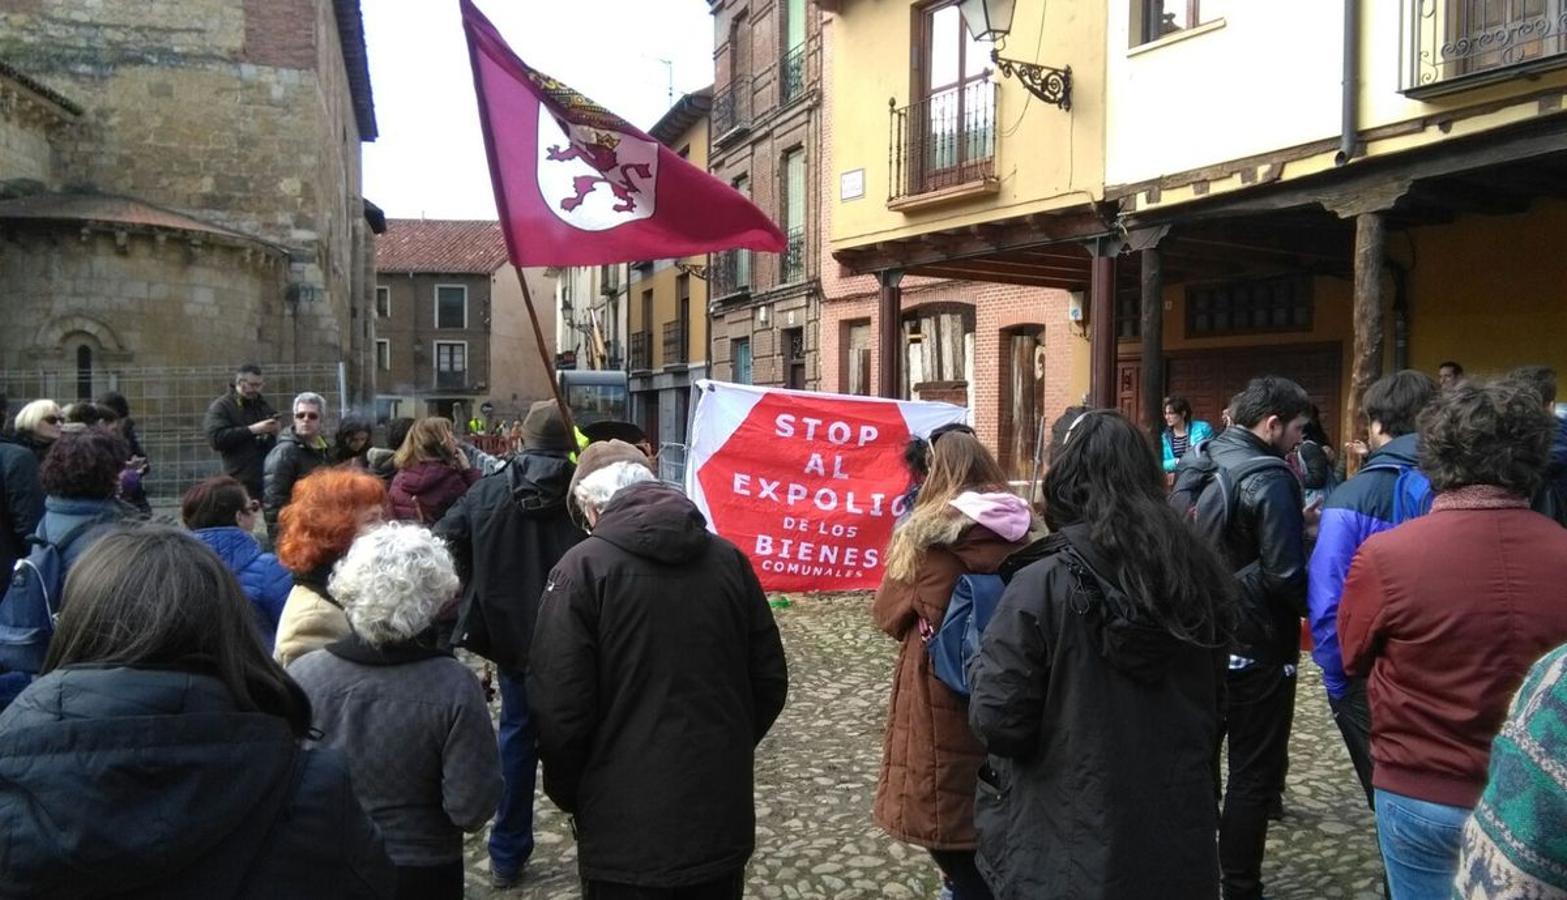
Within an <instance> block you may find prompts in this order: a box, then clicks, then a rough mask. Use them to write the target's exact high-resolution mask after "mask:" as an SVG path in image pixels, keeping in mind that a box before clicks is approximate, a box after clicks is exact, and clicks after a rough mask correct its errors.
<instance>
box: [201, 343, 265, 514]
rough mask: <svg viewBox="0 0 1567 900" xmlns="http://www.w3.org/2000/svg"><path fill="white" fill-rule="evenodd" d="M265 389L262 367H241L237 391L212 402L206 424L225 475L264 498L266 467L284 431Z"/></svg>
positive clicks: (209, 440)
mask: <svg viewBox="0 0 1567 900" xmlns="http://www.w3.org/2000/svg"><path fill="white" fill-rule="evenodd" d="M265 386H266V380H265V379H263V378H262V377H261V367H260V366H258V365H256V364H255V363H246V364H245V365H243V366H240V367H239V371H238V372H237V373H235V375H234V386H233V390H231V391H229V392H228V393H226V394H224V395H223V396H221V397H219V398H218V399H216V400H214V401H212V405H210V406H208V407H207V415H206V418H205V419H204V420H203V423H202V430H203V431H205V432H206V434H207V443H209V444H210V445H212V449H213V450H216V451H217V452H218V453H219V454H220V455H221V456H222V457H223V471H224V472H226V473H227V474H229V475H231V476H233V477H234V478H235V479H236V480H237V481H239V483H240V484H243V485H244V486H245V490H247V491H249V492H250V496H252V497H260V496H261V488H262V483H261V482H262V478H261V469H262V464H263V462H264V461H265V460H266V458H267V454H268V453H270V452H271V451H272V447H273V446H274V445H275V444H276V443H277V435H278V431H279V430H280V429H281V428H282V417H281V416H280V415H278V411H277V410H275V409H273V408H272V405H271V404H270V403H268V402H267V400H266V398H265V397H263V396H261V389H262V388H263V387H265Z"/></svg>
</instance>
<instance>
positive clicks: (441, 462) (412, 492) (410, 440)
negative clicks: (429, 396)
mask: <svg viewBox="0 0 1567 900" xmlns="http://www.w3.org/2000/svg"><path fill="white" fill-rule="evenodd" d="M392 461H393V464H394V465H396V466H397V474H396V475H394V476H393V477H392V489H391V500H392V518H394V519H397V520H399V521H403V522H419V523H421V524H425V525H434V524H435V523H436V522H439V521H440V520H441V517H442V516H444V515H446V511H447V510H448V509H451V508H452V504H454V503H456V502H457V501H458V500H460V499H462V495H463V494H466V493H468V488H470V487H472V486H473V483H474V482H475V481H478V480H479V478H480V476H481V474H482V473H480V472H479V470H478V469H475V468H473V467H472V466H470V465H469V464H468V457H467V455H466V454H464V453H463V452H462V446H461V445H460V444H459V443H458V442H457V435H456V433H455V432H454V431H453V430H452V421H451V420H450V419H443V418H441V417H439V416H431V417H430V418H427V419H420V420H419V421H417V422H415V423H414V424H413V427H412V428H410V429H408V436H407V437H405V438H403V444H402V446H401V447H398V448H397V453H396V454H395V455H394V456H393V457H392Z"/></svg>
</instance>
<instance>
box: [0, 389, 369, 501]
mask: <svg viewBox="0 0 1567 900" xmlns="http://www.w3.org/2000/svg"><path fill="white" fill-rule="evenodd" d="M263 373H264V375H265V377H266V381H267V385H266V388H265V390H264V392H263V394H264V396H265V397H266V398H267V402H269V403H271V404H272V405H273V407H275V408H276V409H277V411H278V412H279V413H282V414H283V415H284V417H285V419H286V418H287V416H288V413H289V405H290V404H291V403H292V402H293V399H294V395H295V394H300V393H304V392H306V391H313V392H315V393H317V394H320V395H321V396H322V397H324V398H326V401H327V410H326V418H327V421H326V422H324V423H322V433H324V434H326V435H328V436H330V435H331V434H333V433H334V432H335V431H336V430H337V425H338V423H339V422H340V421H341V419H342V416H343V415H344V391H345V390H346V370H345V368H344V366H343V364H341V363H327V364H321V365H295V366H282V365H269V366H265V367H264V368H263ZM233 380H234V369H233V368H231V367H213V366H207V367H156V368H123V369H98V370H94V371H93V372H92V373H91V374H90V375H88V376H85V378H83V379H81V380H79V376H78V373H77V372H76V370H74V369H71V370H48V369H35V370H29V369H7V370H0V392H4V394H5V395H6V398H7V399H8V400H9V401H10V408H11V412H12V414H13V415H14V414H15V413H16V411H17V410H19V409H21V408H22V406H23V405H24V404H26V403H28V402H30V401H32V400H36V399H43V398H47V399H50V400H54V401H55V402H57V403H59V404H60V405H61V406H65V405H67V404H69V403H72V402H75V401H76V400H77V398H79V397H81V396H82V394H83V393H84V391H83V388H87V387H89V386H90V387H91V390H90V391H86V392H85V393H87V394H88V396H90V397H98V396H100V395H101V394H103V393H104V392H106V391H117V392H119V393H120V394H122V395H124V397H125V400H126V403H127V404H128V405H129V406H130V411H131V418H132V419H134V420H135V422H136V432H137V434H138V436H139V437H140V438H141V443H142V447H143V448H144V449H145V450H146V452H147V461H148V463H149V464H150V466H151V469H150V470H149V471H148V473H147V476H146V478H144V479H143V481H142V486H143V488H144V489H145V490H146V491H147V495H148V498H149V500H151V501H152V502H153V503H154V505H161V504H168V503H171V502H174V501H176V500H178V498H179V497H180V495H181V494H183V493H184V492H185V489H186V488H188V487H190V486H191V485H192V484H195V483H196V482H197V481H200V480H201V479H203V478H207V477H209V476H212V475H216V474H219V473H220V472H221V471H222V468H223V466H222V461H221V460H220V459H219V457H218V454H217V453H216V452H214V451H213V449H212V448H211V446H210V445H208V443H207V436H206V434H205V433H204V432H203V431H202V419H203V418H204V417H205V416H206V412H207V407H208V406H209V405H211V403H212V401H213V400H215V399H217V398H218V397H220V396H222V395H223V394H224V393H225V392H226V391H228V390H229V389H230V388H229V385H230V384H231V383H232V382H233ZM285 424H286V423H285Z"/></svg>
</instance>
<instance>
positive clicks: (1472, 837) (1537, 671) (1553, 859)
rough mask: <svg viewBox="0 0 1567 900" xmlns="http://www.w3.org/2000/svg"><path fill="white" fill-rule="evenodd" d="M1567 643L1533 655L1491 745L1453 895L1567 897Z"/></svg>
mask: <svg viewBox="0 0 1567 900" xmlns="http://www.w3.org/2000/svg"><path fill="white" fill-rule="evenodd" d="M1563 823H1567V645H1563V646H1561V647H1557V648H1556V649H1555V650H1553V651H1551V652H1550V653H1548V654H1546V656H1545V658H1543V659H1541V660H1540V661H1539V662H1537V663H1535V665H1534V668H1533V669H1531V670H1530V671H1529V676H1528V678H1526V679H1524V683H1523V686H1522V687H1521V688H1519V689H1518V696H1517V697H1515V698H1514V699H1513V707H1512V711H1511V713H1510V714H1509V715H1508V718H1507V724H1506V725H1504V726H1502V731H1501V733H1500V734H1498V735H1497V737H1496V742H1495V744H1493V745H1492V747H1491V772H1490V781H1489V783H1488V784H1487V785H1486V788H1485V793H1484V794H1483V795H1482V796H1481V797H1480V804H1479V805H1478V806H1476V807H1475V811H1474V815H1473V816H1472V817H1470V819H1469V821H1468V823H1467V824H1466V825H1465V826H1464V844H1463V856H1462V858H1461V860H1460V862H1459V867H1458V879H1457V881H1456V882H1455V883H1454V885H1453V896H1455V897H1460V898H1474V900H1504V898H1506V900H1511V898H1518V900H1545V898H1567V827H1564V824H1563Z"/></svg>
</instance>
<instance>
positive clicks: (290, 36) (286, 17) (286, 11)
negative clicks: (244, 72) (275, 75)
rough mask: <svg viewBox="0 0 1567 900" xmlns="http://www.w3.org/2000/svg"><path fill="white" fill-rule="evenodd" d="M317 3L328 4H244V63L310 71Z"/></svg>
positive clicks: (278, 0)
mask: <svg viewBox="0 0 1567 900" xmlns="http://www.w3.org/2000/svg"><path fill="white" fill-rule="evenodd" d="M317 2H330V0H245V52H244V59H245V61H246V62H251V63H255V64H256V65H259V66H277V67H278V68H282V69H314V68H315V67H316V3H317Z"/></svg>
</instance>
